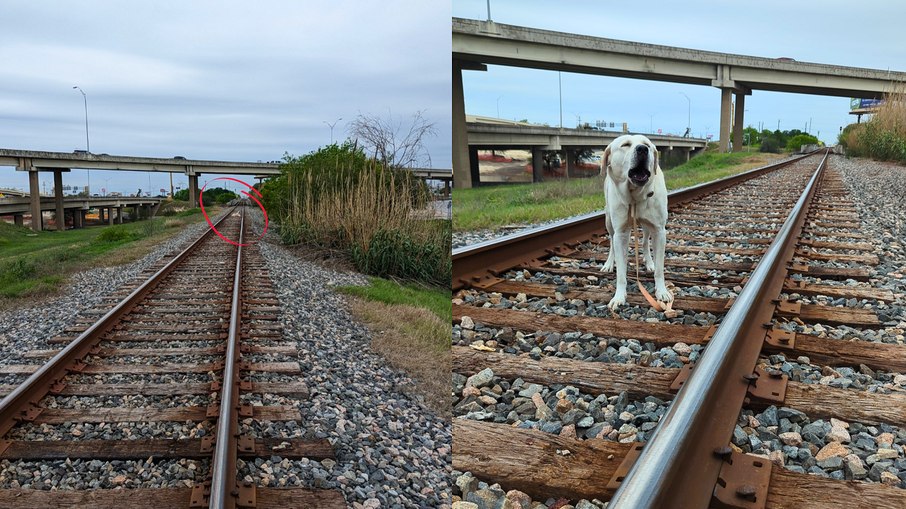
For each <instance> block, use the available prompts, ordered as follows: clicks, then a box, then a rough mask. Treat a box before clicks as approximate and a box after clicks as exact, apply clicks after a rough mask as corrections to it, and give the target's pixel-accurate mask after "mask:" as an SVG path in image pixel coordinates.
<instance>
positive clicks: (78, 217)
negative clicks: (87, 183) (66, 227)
mask: <svg viewBox="0 0 906 509" xmlns="http://www.w3.org/2000/svg"><path fill="white" fill-rule="evenodd" d="M82 219H84V218H83V217H82V209H72V227H73V228H81V227H82Z"/></svg>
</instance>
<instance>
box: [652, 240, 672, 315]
mask: <svg viewBox="0 0 906 509" xmlns="http://www.w3.org/2000/svg"><path fill="white" fill-rule="evenodd" d="M652 241H653V243H654V295H655V297H656V298H657V300H659V301H661V302H673V294H672V293H670V290H668V289H667V283H666V282H665V281H664V251H665V250H666V249H667V230H666V229H665V228H664V227H660V228H658V229H656V230H655V231H654V234H653V238H652Z"/></svg>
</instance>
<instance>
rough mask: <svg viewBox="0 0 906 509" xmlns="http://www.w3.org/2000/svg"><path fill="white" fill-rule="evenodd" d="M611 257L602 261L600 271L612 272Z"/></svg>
mask: <svg viewBox="0 0 906 509" xmlns="http://www.w3.org/2000/svg"><path fill="white" fill-rule="evenodd" d="M613 265H614V263H613V259H612V258H607V261H606V262H604V266H603V267H601V272H613Z"/></svg>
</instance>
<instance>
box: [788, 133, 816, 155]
mask: <svg viewBox="0 0 906 509" xmlns="http://www.w3.org/2000/svg"><path fill="white" fill-rule="evenodd" d="M818 143H819V142H818V138H816V137H814V136H812V135H811V134H797V135H796V136H793V137H792V138H790V141H788V142H786V149H787V150H790V151H794V152H798V151H799V149H801V148H802V146H803V145H818Z"/></svg>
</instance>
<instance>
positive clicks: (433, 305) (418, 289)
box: [337, 276, 453, 323]
mask: <svg viewBox="0 0 906 509" xmlns="http://www.w3.org/2000/svg"><path fill="white" fill-rule="evenodd" d="M368 282H369V286H340V287H337V290H338V291H340V292H342V293H346V294H349V295H355V296H357V297H361V298H363V299H367V300H372V301H377V302H383V303H385V304H405V305H409V306H414V307H420V308H425V309H428V310H430V311H431V312H432V313H434V314H435V315H437V317H438V318H440V319H441V320H443V321H444V323H449V322H450V321H451V320H452V319H453V311H452V307H451V306H450V298H451V294H450V290H449V289H440V288H433V287H427V286H420V285H413V284H406V285H400V284H398V283H396V282H394V281H390V280H387V279H383V278H379V277H371V276H369V277H368Z"/></svg>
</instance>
